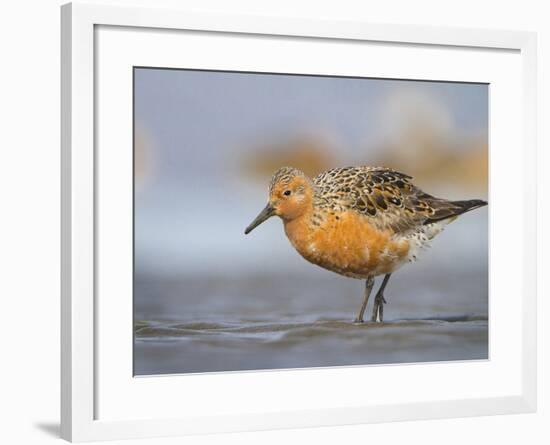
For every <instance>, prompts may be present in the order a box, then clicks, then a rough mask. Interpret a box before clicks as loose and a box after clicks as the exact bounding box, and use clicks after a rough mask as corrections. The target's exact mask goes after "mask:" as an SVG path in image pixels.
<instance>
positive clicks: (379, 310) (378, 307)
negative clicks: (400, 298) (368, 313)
mask: <svg viewBox="0 0 550 445" xmlns="http://www.w3.org/2000/svg"><path fill="white" fill-rule="evenodd" d="M386 303H387V301H386V299H385V298H384V295H377V296H376V298H375V300H374V307H373V310H372V317H371V319H370V321H371V322H372V323H376V322H378V323H382V322H383V321H384V304H386Z"/></svg>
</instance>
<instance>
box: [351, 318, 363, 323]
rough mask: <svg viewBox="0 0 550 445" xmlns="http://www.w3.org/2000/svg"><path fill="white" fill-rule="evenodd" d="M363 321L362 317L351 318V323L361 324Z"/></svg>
mask: <svg viewBox="0 0 550 445" xmlns="http://www.w3.org/2000/svg"><path fill="white" fill-rule="evenodd" d="M363 323H364V320H363V319H362V318H356V319H355V320H353V324H363Z"/></svg>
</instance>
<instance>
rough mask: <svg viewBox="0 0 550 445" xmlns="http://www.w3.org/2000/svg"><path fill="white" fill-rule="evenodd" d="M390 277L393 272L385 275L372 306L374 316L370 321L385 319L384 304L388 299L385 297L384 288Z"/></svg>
mask: <svg viewBox="0 0 550 445" xmlns="http://www.w3.org/2000/svg"><path fill="white" fill-rule="evenodd" d="M390 277H391V273H389V274H386V275H385V276H384V281H382V284H381V285H380V289H378V292H377V293H376V296H375V297H374V306H373V308H372V317H371V319H370V321H379V322H382V321H384V304H385V303H386V300H385V298H384V289H385V288H386V284H388V281H389V280H390Z"/></svg>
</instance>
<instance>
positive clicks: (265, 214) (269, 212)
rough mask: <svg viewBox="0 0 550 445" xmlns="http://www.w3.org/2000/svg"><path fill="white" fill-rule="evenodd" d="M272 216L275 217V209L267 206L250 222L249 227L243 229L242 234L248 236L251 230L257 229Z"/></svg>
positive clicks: (269, 205)
mask: <svg viewBox="0 0 550 445" xmlns="http://www.w3.org/2000/svg"><path fill="white" fill-rule="evenodd" d="M273 215H275V209H274V208H273V207H272V206H271V204H267V205H266V206H265V208H264V209H263V210H262V211H261V212H260V214H259V215H258V216H256V219H255V220H254V221H252V222H251V223H250V225H249V226H248V227H247V228H246V229H245V231H244V234H245V235H248V234H249V233H250V232H252V230H254V229H255V228H256V227H258V226H259V225H260V224H261V223H263V222H264V221H265V220H266V219H269V218H271V217H272V216H273Z"/></svg>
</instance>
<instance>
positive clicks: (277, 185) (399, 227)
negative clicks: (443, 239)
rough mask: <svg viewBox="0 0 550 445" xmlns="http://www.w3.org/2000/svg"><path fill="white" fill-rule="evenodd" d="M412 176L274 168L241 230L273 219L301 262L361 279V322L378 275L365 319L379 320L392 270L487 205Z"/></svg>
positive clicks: (347, 169)
mask: <svg viewBox="0 0 550 445" xmlns="http://www.w3.org/2000/svg"><path fill="white" fill-rule="evenodd" d="M411 180H412V177H411V176H408V175H406V174H403V173H399V172H397V171H394V170H391V169H388V168H382V167H367V166H364V167H345V168H335V169H332V170H328V171H326V172H324V173H321V174H319V175H318V176H316V177H315V178H314V179H310V178H309V177H307V176H306V175H305V174H304V173H303V172H301V171H300V170H298V169H295V168H292V167H283V168H280V169H279V170H277V171H276V172H275V174H274V175H273V177H272V179H271V183H270V185H269V201H268V203H267V205H266V207H265V208H264V209H263V210H262V211H261V212H260V214H259V215H258V216H257V217H256V219H255V220H254V221H252V223H251V224H250V225H249V226H248V227H247V228H246V230H245V232H244V233H245V234H248V233H250V232H251V231H252V230H253V229H254V228H255V227H257V226H258V225H260V224H261V223H262V222H264V221H265V220H266V219H268V218H270V217H272V216H275V215H277V216H279V217H280V218H281V219H282V220H283V223H284V228H285V233H286V235H287V237H288V239H289V240H290V242H291V243H292V245H293V246H294V248H295V249H296V250H297V251H298V253H299V254H300V255H301V256H302V257H304V258H305V259H306V260H307V261H309V262H311V263H313V264H316V265H318V266H321V267H323V268H325V269H328V270H331V271H333V272H336V273H338V274H341V275H344V276H347V277H352V278H359V279H364V280H366V285H365V296H364V299H363V303H362V305H361V307H360V309H359V313H358V314H357V318H356V319H355V322H356V323H362V322H363V316H364V313H365V309H366V307H367V303H368V300H369V296H370V294H371V291H372V288H373V286H374V278H375V277H376V276H379V275H384V279H383V281H382V284H381V286H380V288H379V289H378V292H377V293H376V296H375V297H374V306H373V310H372V317H371V321H380V322H381V321H383V318H384V306H383V305H384V303H386V300H385V298H384V290H385V289H386V285H387V284H388V280H389V279H390V276H391V274H392V273H394V272H395V271H396V270H397V269H399V268H400V267H401V266H403V265H404V264H406V263H409V262H413V261H415V260H416V259H417V256H418V254H419V252H420V251H421V250H422V249H423V248H426V247H428V245H429V244H430V242H431V240H432V239H433V238H434V237H435V236H436V235H438V234H439V233H440V232H441V231H442V230H443V228H444V227H445V226H446V225H447V224H449V223H450V222H452V221H454V220H455V219H456V218H457V217H458V216H459V215H461V214H463V213H465V212H468V211H470V210H474V209H477V208H479V207H483V206H485V205H487V202H485V201H482V200H480V199H471V200H466V201H449V200H446V199H440V198H435V197H434V196H431V195H428V194H427V193H424V192H423V191H422V190H420V189H419V188H418V187H416V186H415V185H414V184H413V183H412V182H411Z"/></svg>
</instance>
